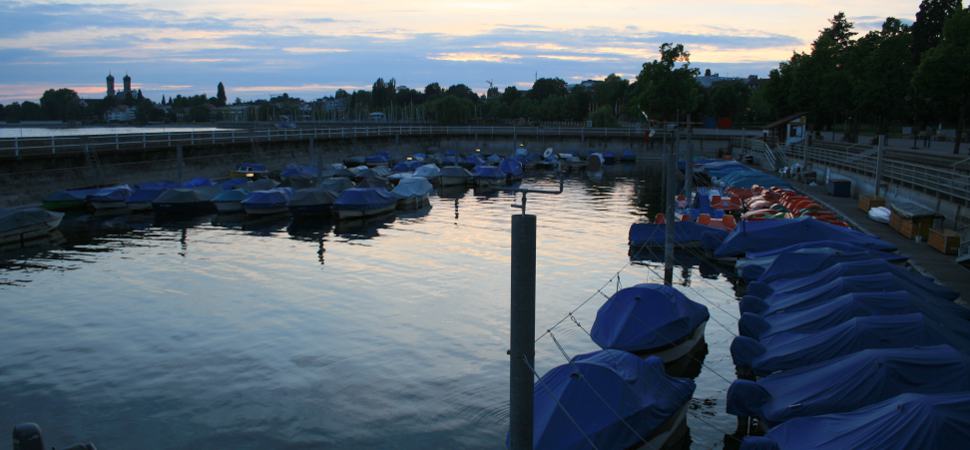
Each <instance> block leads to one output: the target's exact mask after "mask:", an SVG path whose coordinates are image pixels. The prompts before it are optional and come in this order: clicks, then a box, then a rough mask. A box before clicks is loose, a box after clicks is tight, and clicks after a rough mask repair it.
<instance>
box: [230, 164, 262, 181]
mask: <svg viewBox="0 0 970 450" xmlns="http://www.w3.org/2000/svg"><path fill="white" fill-rule="evenodd" d="M230 175H231V176H232V177H235V178H249V179H254V178H265V177H266V176H267V175H269V170H268V169H266V165H265V164H258V163H240V164H237V165H236V170H234V171H233V172H232V173H231V174H230Z"/></svg>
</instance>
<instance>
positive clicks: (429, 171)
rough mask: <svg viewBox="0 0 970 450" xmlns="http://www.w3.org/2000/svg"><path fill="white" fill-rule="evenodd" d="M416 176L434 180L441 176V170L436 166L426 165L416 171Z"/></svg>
mask: <svg viewBox="0 0 970 450" xmlns="http://www.w3.org/2000/svg"><path fill="white" fill-rule="evenodd" d="M414 176H416V177H424V178H427V179H429V180H432V179H435V178H438V177H440V176H441V169H440V168H438V166H437V165H435V164H425V165H423V166H420V167H418V168H417V169H414Z"/></svg>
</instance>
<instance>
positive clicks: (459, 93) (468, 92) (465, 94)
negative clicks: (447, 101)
mask: <svg viewBox="0 0 970 450" xmlns="http://www.w3.org/2000/svg"><path fill="white" fill-rule="evenodd" d="M446 93H447V94H448V95H452V96H455V97H459V98H464V99H467V100H469V101H471V102H477V101H478V94H476V93H475V91H473V90H472V88H470V87H468V86H465V85H464V84H455V85H452V86H449V87H448V90H447V91H446Z"/></svg>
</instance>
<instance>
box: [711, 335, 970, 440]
mask: <svg viewBox="0 0 970 450" xmlns="http://www.w3.org/2000/svg"><path fill="white" fill-rule="evenodd" d="M953 391H970V358H968V357H967V356H966V355H964V354H962V353H960V352H958V351H956V350H955V349H954V348H953V347H951V346H949V345H936V346H930V347H910V348H882V349H867V350H862V351H859V352H856V353H851V354H848V355H845V356H842V357H839V358H835V359H831V360H828V361H823V362H821V363H817V364H813V365H810V366H805V367H801V368H798V369H793V370H788V371H785V372H780V373H776V374H772V375H769V376H766V377H763V378H760V379H759V380H758V381H756V382H755V381H750V380H737V381H735V382H734V383H732V384H731V387H730V388H729V389H728V394H727V412H728V413H729V414H733V415H735V416H739V417H756V418H760V419H762V420H764V421H766V423H767V424H769V425H771V424H778V423H781V422H784V421H786V420H790V419H794V418H796V417H805V416H815V415H820V414H830V413H838V412H847V411H852V410H854V409H858V408H861V407H864V406H867V405H871V404H873V403H877V402H881V401H883V400H886V399H889V398H892V397H895V396H897V395H899V394H903V393H906V392H916V393H921V394H936V393H943V392H953Z"/></svg>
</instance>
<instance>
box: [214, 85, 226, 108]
mask: <svg viewBox="0 0 970 450" xmlns="http://www.w3.org/2000/svg"><path fill="white" fill-rule="evenodd" d="M216 100H217V101H218V105H219V106H226V100H228V97H226V87H225V86H223V84H222V82H221V81H220V82H219V85H218V86H216Z"/></svg>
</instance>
